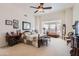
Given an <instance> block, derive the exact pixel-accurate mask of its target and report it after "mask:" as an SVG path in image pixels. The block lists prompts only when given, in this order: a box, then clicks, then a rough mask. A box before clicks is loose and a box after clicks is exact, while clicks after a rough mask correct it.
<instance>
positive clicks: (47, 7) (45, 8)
mask: <svg viewBox="0 0 79 59" xmlns="http://www.w3.org/2000/svg"><path fill="white" fill-rule="evenodd" d="M43 9H52V7H43Z"/></svg>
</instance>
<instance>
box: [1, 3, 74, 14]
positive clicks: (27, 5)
mask: <svg viewBox="0 0 79 59" xmlns="http://www.w3.org/2000/svg"><path fill="white" fill-rule="evenodd" d="M0 5H2V6H5V5H8V6H11V5H12V7H13V6H14V7H17V8H19V9H24V10H29V11H30V12H32V13H34V11H35V10H36V9H33V8H30V6H38V5H39V4H38V3H10V4H5V3H4V4H0ZM73 5H74V4H73V3H45V4H44V6H47V7H48V6H52V9H51V10H44V11H45V12H44V13H49V12H56V11H61V10H64V9H66V8H70V7H72V6H73Z"/></svg>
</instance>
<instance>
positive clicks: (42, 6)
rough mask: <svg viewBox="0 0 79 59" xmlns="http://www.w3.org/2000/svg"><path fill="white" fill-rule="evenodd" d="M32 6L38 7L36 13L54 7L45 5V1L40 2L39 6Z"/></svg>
mask: <svg viewBox="0 0 79 59" xmlns="http://www.w3.org/2000/svg"><path fill="white" fill-rule="evenodd" d="M30 7H31V8H35V9H36V11H35V12H34V13H37V12H44V9H52V7H44V3H40V5H38V6H37V7H34V6H30Z"/></svg>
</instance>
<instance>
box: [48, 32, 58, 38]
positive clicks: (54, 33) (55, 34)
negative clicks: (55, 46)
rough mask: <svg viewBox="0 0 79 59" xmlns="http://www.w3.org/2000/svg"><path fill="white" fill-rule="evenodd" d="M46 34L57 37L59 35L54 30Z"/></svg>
mask: <svg viewBox="0 0 79 59" xmlns="http://www.w3.org/2000/svg"><path fill="white" fill-rule="evenodd" d="M47 35H48V36H50V37H54V38H58V37H59V35H58V34H57V33H56V32H47Z"/></svg>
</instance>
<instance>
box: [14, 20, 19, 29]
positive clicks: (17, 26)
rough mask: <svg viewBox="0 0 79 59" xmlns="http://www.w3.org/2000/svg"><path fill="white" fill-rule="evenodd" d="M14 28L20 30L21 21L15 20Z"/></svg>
mask: <svg viewBox="0 0 79 59" xmlns="http://www.w3.org/2000/svg"><path fill="white" fill-rule="evenodd" d="M13 28H14V29H18V28H19V21H18V20H16V19H13Z"/></svg>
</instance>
